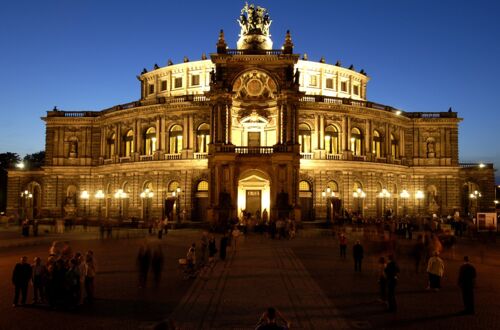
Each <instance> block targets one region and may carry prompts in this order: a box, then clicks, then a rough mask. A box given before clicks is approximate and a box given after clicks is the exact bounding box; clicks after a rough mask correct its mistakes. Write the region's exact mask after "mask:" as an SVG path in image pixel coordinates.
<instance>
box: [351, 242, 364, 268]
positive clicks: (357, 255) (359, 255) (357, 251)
mask: <svg viewBox="0 0 500 330" xmlns="http://www.w3.org/2000/svg"><path fill="white" fill-rule="evenodd" d="M352 256H353V257H354V271H355V272H360V271H361V261H362V260H363V246H362V245H361V243H360V242H359V241H356V244H354V246H353V247H352Z"/></svg>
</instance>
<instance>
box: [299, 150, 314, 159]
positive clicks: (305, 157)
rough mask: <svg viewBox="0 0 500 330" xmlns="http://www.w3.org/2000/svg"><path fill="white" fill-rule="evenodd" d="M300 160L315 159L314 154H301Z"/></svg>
mask: <svg viewBox="0 0 500 330" xmlns="http://www.w3.org/2000/svg"><path fill="white" fill-rule="evenodd" d="M300 158H302V159H313V153H312V152H301V153H300Z"/></svg>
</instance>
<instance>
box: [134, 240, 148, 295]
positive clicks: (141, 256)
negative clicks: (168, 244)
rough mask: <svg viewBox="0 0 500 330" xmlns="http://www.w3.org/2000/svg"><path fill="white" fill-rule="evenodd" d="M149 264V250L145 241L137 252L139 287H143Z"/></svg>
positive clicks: (146, 278) (146, 279)
mask: <svg viewBox="0 0 500 330" xmlns="http://www.w3.org/2000/svg"><path fill="white" fill-rule="evenodd" d="M150 265H151V250H150V249H149V246H148V245H147V243H143V244H142V245H141V247H140V248H139V252H138V253H137V268H138V269H139V288H140V289H142V288H145V287H146V283H147V281H148V272H149V266H150Z"/></svg>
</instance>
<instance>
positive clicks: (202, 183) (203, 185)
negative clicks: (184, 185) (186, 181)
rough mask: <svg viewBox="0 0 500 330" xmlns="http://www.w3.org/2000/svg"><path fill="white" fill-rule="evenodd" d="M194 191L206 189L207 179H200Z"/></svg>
mask: <svg viewBox="0 0 500 330" xmlns="http://www.w3.org/2000/svg"><path fill="white" fill-rule="evenodd" d="M196 191H208V181H205V180H203V181H200V182H198V185H197V186H196Z"/></svg>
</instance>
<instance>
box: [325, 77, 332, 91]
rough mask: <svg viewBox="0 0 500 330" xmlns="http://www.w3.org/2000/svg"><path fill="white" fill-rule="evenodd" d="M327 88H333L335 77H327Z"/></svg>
mask: <svg viewBox="0 0 500 330" xmlns="http://www.w3.org/2000/svg"><path fill="white" fill-rule="evenodd" d="M326 88H328V89H333V79H332V78H328V79H326Z"/></svg>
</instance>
